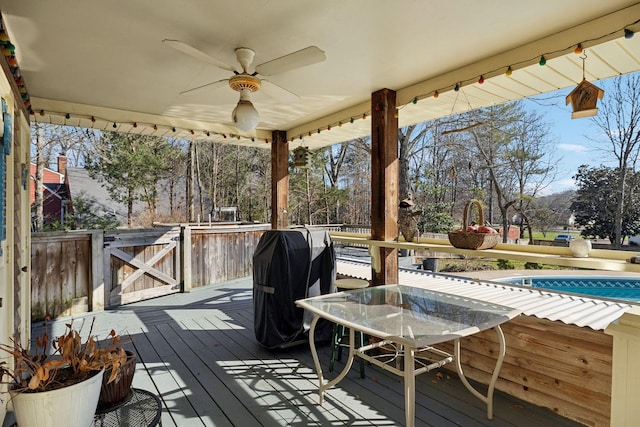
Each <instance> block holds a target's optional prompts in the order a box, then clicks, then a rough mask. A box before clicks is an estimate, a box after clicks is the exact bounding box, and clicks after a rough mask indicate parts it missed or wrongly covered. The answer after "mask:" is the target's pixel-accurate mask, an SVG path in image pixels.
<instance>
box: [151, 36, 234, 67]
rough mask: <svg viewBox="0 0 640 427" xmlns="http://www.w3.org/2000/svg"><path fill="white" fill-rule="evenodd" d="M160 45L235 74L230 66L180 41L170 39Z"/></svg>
mask: <svg viewBox="0 0 640 427" xmlns="http://www.w3.org/2000/svg"><path fill="white" fill-rule="evenodd" d="M162 43H164V44H166V45H167V46H170V47H172V48H174V49H176V50H179V51H180V52H182V53H185V54H187V55H189V56H192V57H194V58H196V59H199V60H201V61H204V62H207V63H209V64H212V65H215V66H216V67H218V68H222V69H223V70H227V71H233V72H235V71H236V70H235V68H233V67H232V66H231V65H228V64H225V63H224V62H221V61H218V60H217V59H215V58H213V57H211V56H209V55H207V54H206V53H204V52H202V51H201V50H198V49H196V48H195V47H193V46H189V45H188V44H186V43H185V42H181V41H180V40H171V39H164V40H162Z"/></svg>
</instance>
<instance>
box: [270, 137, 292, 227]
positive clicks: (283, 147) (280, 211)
mask: <svg viewBox="0 0 640 427" xmlns="http://www.w3.org/2000/svg"><path fill="white" fill-rule="evenodd" d="M272 141H273V142H272V143H271V228H273V229H274V230H277V229H285V228H287V227H288V226H289V142H288V141H287V133H286V132H285V131H281V130H277V131H274V132H273V137H272Z"/></svg>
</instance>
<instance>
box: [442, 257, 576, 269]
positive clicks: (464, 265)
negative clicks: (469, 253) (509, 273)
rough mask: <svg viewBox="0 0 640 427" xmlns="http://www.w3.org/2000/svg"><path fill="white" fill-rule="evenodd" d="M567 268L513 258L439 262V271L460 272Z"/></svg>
mask: <svg viewBox="0 0 640 427" xmlns="http://www.w3.org/2000/svg"><path fill="white" fill-rule="evenodd" d="M530 269H531V270H567V269H569V268H567V267H561V266H558V265H548V264H536V263H529V262H525V261H513V260H488V259H455V258H452V259H441V260H439V262H438V271H441V272H456V271H457V272H460V271H478V270H530Z"/></svg>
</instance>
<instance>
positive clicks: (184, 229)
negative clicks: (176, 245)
mask: <svg viewBox="0 0 640 427" xmlns="http://www.w3.org/2000/svg"><path fill="white" fill-rule="evenodd" d="M180 234H181V236H180V253H181V255H182V256H181V257H180V258H181V259H182V266H181V267H182V289H181V291H182V292H190V291H191V227H190V226H189V225H188V224H187V225H182V226H181V227H180Z"/></svg>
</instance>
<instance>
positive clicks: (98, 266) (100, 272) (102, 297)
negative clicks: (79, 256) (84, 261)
mask: <svg viewBox="0 0 640 427" xmlns="http://www.w3.org/2000/svg"><path fill="white" fill-rule="evenodd" d="M103 260H104V231H102V230H94V231H92V232H91V301H90V304H91V305H90V307H89V311H102V310H104V307H105V301H109V295H108V292H107V289H106V286H105V283H104V277H105V276H104V262H103Z"/></svg>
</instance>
